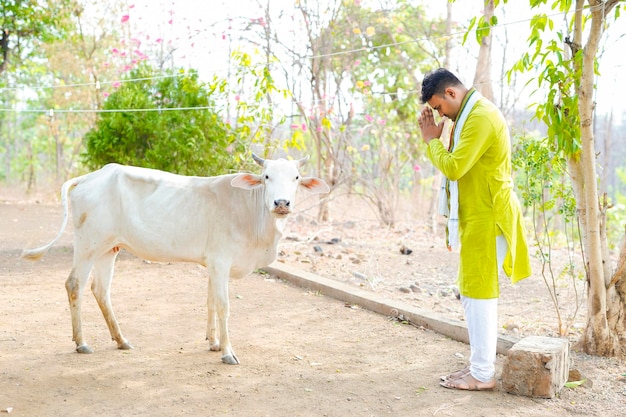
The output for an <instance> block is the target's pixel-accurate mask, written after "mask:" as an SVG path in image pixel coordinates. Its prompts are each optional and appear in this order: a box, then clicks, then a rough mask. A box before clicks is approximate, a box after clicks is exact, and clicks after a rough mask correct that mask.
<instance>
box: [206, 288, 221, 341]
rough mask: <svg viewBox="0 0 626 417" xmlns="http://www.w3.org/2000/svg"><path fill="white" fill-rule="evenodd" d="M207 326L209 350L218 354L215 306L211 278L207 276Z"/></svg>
mask: <svg viewBox="0 0 626 417" xmlns="http://www.w3.org/2000/svg"><path fill="white" fill-rule="evenodd" d="M206 305H207V326H206V340H208V341H209V350H211V351H213V352H218V351H219V350H220V341H219V339H218V337H217V310H216V306H215V297H214V295H213V288H212V286H211V276H209V285H208V291H207V299H206Z"/></svg>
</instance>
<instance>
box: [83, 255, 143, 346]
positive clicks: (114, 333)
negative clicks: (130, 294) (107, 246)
mask: <svg viewBox="0 0 626 417" xmlns="http://www.w3.org/2000/svg"><path fill="white" fill-rule="evenodd" d="M118 252H119V249H118V248H113V249H112V250H110V251H109V252H107V253H106V254H104V255H103V256H101V257H100V258H99V259H98V260H96V262H95V264H94V271H93V272H94V276H93V282H92V283H91V292H92V293H93V295H94V297H95V298H96V301H97V302H98V305H99V306H100V310H101V311H102V315H103V316H104V320H105V321H106V323H107V326H108V327H109V332H110V333H111V338H112V339H113V340H115V341H116V342H117V348H118V349H132V348H133V346H132V345H131V344H130V343H129V342H128V340H126V338H124V336H123V335H122V332H121V331H120V326H119V325H118V323H117V319H116V318H115V313H113V306H112V305H111V282H112V281H113V267H114V266H115V258H116V257H117V253H118Z"/></svg>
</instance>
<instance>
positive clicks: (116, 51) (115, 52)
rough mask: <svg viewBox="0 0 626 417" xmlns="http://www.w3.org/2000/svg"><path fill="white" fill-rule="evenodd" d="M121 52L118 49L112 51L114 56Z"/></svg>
mask: <svg viewBox="0 0 626 417" xmlns="http://www.w3.org/2000/svg"><path fill="white" fill-rule="evenodd" d="M119 52H120V50H119V49H117V48H113V49H111V53H112V54H113V55H116V54H119Z"/></svg>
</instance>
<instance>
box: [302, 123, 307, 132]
mask: <svg viewBox="0 0 626 417" xmlns="http://www.w3.org/2000/svg"><path fill="white" fill-rule="evenodd" d="M302 131H303V132H306V123H302Z"/></svg>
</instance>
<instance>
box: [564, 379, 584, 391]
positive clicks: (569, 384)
mask: <svg viewBox="0 0 626 417" xmlns="http://www.w3.org/2000/svg"><path fill="white" fill-rule="evenodd" d="M585 382H587V380H586V379H582V380H580V381H571V382H566V383H565V386H566V387H567V388H572V389H573V388H576V387H579V386H581V385H582V384H584V383H585Z"/></svg>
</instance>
